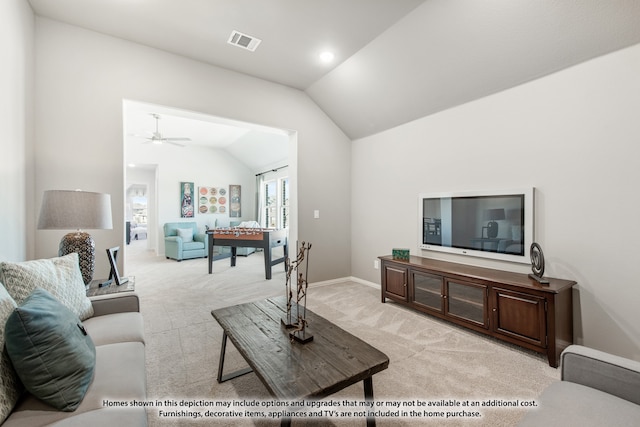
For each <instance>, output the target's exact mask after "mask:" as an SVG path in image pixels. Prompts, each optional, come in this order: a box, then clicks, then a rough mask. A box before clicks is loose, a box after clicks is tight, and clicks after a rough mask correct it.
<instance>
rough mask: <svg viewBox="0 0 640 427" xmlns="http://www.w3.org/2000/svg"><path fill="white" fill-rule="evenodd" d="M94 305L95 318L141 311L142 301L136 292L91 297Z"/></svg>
mask: <svg viewBox="0 0 640 427" xmlns="http://www.w3.org/2000/svg"><path fill="white" fill-rule="evenodd" d="M89 299H90V300H91V304H92V305H93V316H94V317H95V316H104V315H105V314H114V313H127V312H132V311H133V312H139V311H140V299H139V298H138V294H136V293H135V292H118V293H115V294H108V295H97V296H94V297H89Z"/></svg>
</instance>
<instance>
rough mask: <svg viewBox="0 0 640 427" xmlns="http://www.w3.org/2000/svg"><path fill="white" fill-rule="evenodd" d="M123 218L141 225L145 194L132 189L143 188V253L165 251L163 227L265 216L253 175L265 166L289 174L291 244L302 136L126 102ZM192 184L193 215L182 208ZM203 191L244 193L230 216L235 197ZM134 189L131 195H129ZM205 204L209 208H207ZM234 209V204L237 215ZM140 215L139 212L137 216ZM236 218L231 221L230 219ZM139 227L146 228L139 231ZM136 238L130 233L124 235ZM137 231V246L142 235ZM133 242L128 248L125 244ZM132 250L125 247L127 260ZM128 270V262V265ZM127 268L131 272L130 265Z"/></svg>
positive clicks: (161, 253)
mask: <svg viewBox="0 0 640 427" xmlns="http://www.w3.org/2000/svg"><path fill="white" fill-rule="evenodd" d="M123 130H124V142H125V150H124V161H125V165H127V166H126V167H125V183H126V188H125V195H126V198H127V200H126V203H125V206H127V209H126V212H125V222H131V223H132V224H133V223H135V225H138V226H139V225H140V224H141V222H140V221H138V220H137V219H136V218H142V212H143V208H142V207H141V202H142V200H141V199H134V198H135V197H139V196H137V195H136V193H135V191H136V190H138V192H141V191H142V190H141V188H143V187H144V188H145V190H144V191H145V199H146V200H145V201H146V221H147V222H146V239H144V240H146V245H144V247H145V250H148V251H153V252H154V254H155V255H156V256H164V255H165V249H164V234H163V226H164V224H165V223H168V222H180V221H185V222H196V224H197V227H198V230H199V231H201V232H204V231H205V230H206V229H207V228H214V227H220V226H228V225H229V224H230V223H232V222H233V223H235V222H244V221H258V222H261V221H260V209H259V201H260V198H259V193H260V190H261V188H260V186H259V184H258V183H257V181H256V176H257V175H259V174H261V173H263V172H264V171H270V170H276V169H277V170H282V171H286V173H287V175H288V177H289V180H288V182H287V191H288V200H287V204H288V205H287V218H286V221H285V222H283V224H284V225H283V228H288V230H289V239H290V241H295V239H296V236H297V197H296V191H297V190H296V187H297V185H296V174H297V165H296V158H297V156H296V152H297V147H296V145H297V133H296V132H295V131H289V130H283V129H277V128H271V127H266V126H262V125H256V124H252V123H246V122H240V121H236V120H230V119H226V118H222V117H216V116H211V115H208V114H203V113H198V112H192V111H185V110H181V109H176V108H171V107H166V106H161V105H156V104H148V103H142V102H138V101H130V100H125V101H123ZM185 183H189V184H192V188H193V189H194V194H195V195H197V197H194V201H193V203H194V209H193V210H192V212H193V213H192V216H190V217H184V216H183V214H182V210H181V208H180V198H181V189H182V188H184V184H185ZM204 188H209V189H211V188H214V189H222V190H223V192H226V193H228V194H230V190H234V193H235V192H236V190H237V189H239V190H240V194H241V200H240V206H241V210H240V212H241V214H240V215H231V211H232V209H231V204H230V200H229V201H227V200H226V198H225V197H224V196H223V197H222V198H220V197H216V200H215V202H214V201H213V200H211V197H209V198H208V199H207V200H205V201H201V200H200V199H201V197H200V191H201V190H202V191H203V189H204ZM130 191H131V192H133V193H132V194H133V196H132V197H131V199H130V194H129V192H130ZM205 208H206V209H205ZM235 208H237V206H235V205H234V212H237V211H236V210H235ZM136 215H137V217H136ZM231 216H233V218H231ZM140 231H142V230H140ZM127 233H128V234H127V236H126V237H127V238H128V239H131V237H132V236H135V234H134V235H132V234H131V230H130V231H128V232H127ZM140 236H141V235H138V239H137V241H135V240H129V241H130V243H131V242H135V243H136V244H139V243H140V242H141V241H142V240H143V239H141V238H140ZM127 246H130V245H127ZM127 254H128V251H127V250H126V249H125V257H123V258H124V260H123V261H124V263H125V265H126V258H127V256H128V255H127ZM125 268H126V267H125ZM125 271H126V270H125Z"/></svg>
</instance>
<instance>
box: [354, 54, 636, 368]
mask: <svg viewBox="0 0 640 427" xmlns="http://www.w3.org/2000/svg"><path fill="white" fill-rule="evenodd" d="M639 111H640V45H636V46H633V47H631V48H628V49H625V50H622V51H619V52H616V53H613V54H610V55H607V56H604V57H601V58H598V59H595V60H592V61H590V62H587V63H584V64H581V65H578V66H575V67H573V68H570V69H567V70H564V71H561V72H558V73H556V74H554V75H551V76H548V77H545V78H541V79H539V80H537V81H534V82H532V83H529V84H525V85H522V86H519V87H516V88H514V89H511V90H508V91H505V92H502V93H498V94H496V95H493V96H490V97H487V98H484V99H480V100H478V101H475V102H472V103H469V104H466V105H463V106H460V107H457V108H454V109H451V110H448V111H444V112H442V113H439V114H436V115H433V116H429V117H425V118H422V119H420V120H416V121H414V122H412V123H409V124H406V125H403V126H400V127H398V128H395V129H392V130H389V131H386V132H383V133H380V134H378V135H375V136H371V137H368V138H364V139H361V140H357V141H354V142H353V144H352V165H353V170H352V190H351V193H352V196H353V198H352V204H351V206H352V241H353V242H354V244H353V249H352V271H353V275H354V276H357V277H360V278H363V279H366V280H370V281H375V282H378V283H379V281H380V277H379V275H380V271H379V270H375V269H373V260H374V259H375V258H376V257H377V256H378V255H386V254H390V253H391V249H392V248H393V247H409V248H412V251H411V252H412V254H418V255H424V256H431V257H438V258H444V259H449V260H454V261H459V262H464V263H469V264H477V265H484V266H490V267H494V268H502V269H509V270H514V271H521V272H529V271H530V268H529V267H527V266H523V265H521V264H511V263H497V262H492V261H484V260H481V259H477V258H461V257H457V256H445V255H443V254H438V253H435V252H427V251H424V252H422V253H421V252H418V250H417V244H418V243H417V242H418V227H417V218H416V215H417V195H418V193H420V192H438V191H457V190H476V189H478V190H482V189H488V190H490V189H501V188H518V187H527V186H533V187H536V190H537V199H536V203H537V205H536V215H537V217H536V227H537V232H536V240H537V241H538V242H539V243H540V244H541V246H542V248H543V250H544V253H545V259H546V264H547V272H546V275H548V276H551V277H559V278H564V279H574V280H576V281H577V282H578V286H577V287H576V289H575V292H574V334H575V335H574V336H575V340H576V342H577V343H584V344H586V345H589V346H593V347H596V348H600V349H604V350H608V351H612V352H615V353H617V354H620V355H623V356H627V357H632V358H634V359H637V360H640V311H639V310H638V301H640V286H638V283H637V282H638V280H637V276H638V274H637V263H638V256H639V255H640V250H639V248H638V244H639V243H640V221H639V220H638V214H639V213H640V197H638V184H639V183H640V167H639V159H640V145H639V143H638V142H639V139H638V138H639V135H640V125H639V123H640V120H639V118H638V112H639Z"/></svg>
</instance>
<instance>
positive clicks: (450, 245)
mask: <svg viewBox="0 0 640 427" xmlns="http://www.w3.org/2000/svg"><path fill="white" fill-rule="evenodd" d="M533 206H534V189H533V188H527V189H518V190H504V191H468V192H457V193H435V194H430V193H421V194H420V195H419V196H418V221H419V226H418V229H419V230H420V237H419V245H418V246H419V248H420V249H425V250H429V251H439V252H448V253H455V254H460V255H468V256H476V257H483V258H492V259H496V260H502V261H513V262H522V263H530V256H529V248H530V246H531V243H532V242H533V233H534V217H533V215H534V207H533Z"/></svg>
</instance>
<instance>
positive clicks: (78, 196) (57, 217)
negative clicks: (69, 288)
mask: <svg viewBox="0 0 640 427" xmlns="http://www.w3.org/2000/svg"><path fill="white" fill-rule="evenodd" d="M112 228H113V221H112V218H111V195H109V194H103V193H92V192H88V191H79V190H77V191H67V190H50V191H45V192H44V195H43V196H42V206H41V207H40V217H39V218H38V229H40V230H72V229H76V230H77V231H74V232H72V233H68V234H66V235H65V236H64V237H62V240H61V241H60V246H59V248H58V255H59V256H64V255H67V254H69V253H72V252H77V253H78V258H79V262H80V266H79V267H80V271H81V272H82V279H83V280H84V283H85V285H88V284H89V283H91V280H92V279H93V273H94V271H95V266H96V245H95V242H94V241H93V238H92V237H91V236H90V235H89V233H85V232H83V231H81V230H82V229H85V230H87V229H89V230H98V229H104V230H110V229H112Z"/></svg>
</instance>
